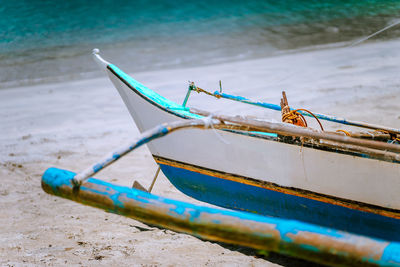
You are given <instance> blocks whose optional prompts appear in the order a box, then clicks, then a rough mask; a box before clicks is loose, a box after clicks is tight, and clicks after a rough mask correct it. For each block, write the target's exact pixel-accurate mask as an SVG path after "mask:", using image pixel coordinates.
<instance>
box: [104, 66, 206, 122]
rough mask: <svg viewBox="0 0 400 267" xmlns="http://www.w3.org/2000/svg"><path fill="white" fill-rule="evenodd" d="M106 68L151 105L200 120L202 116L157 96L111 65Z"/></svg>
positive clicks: (180, 115) (183, 116) (187, 117)
mask: <svg viewBox="0 0 400 267" xmlns="http://www.w3.org/2000/svg"><path fill="white" fill-rule="evenodd" d="M107 68H108V69H109V70H110V71H111V72H112V73H114V74H115V75H117V76H118V77H119V78H120V79H121V81H122V82H124V83H125V84H126V85H127V86H128V87H129V88H131V89H132V90H134V91H135V92H136V93H138V94H139V95H140V96H141V97H143V98H145V99H146V100H147V101H149V102H151V103H152V104H155V105H157V106H158V107H159V108H161V109H163V110H165V111H168V112H170V113H173V114H175V115H177V116H179V117H182V118H186V119H196V118H201V117H202V116H199V115H196V114H193V113H191V112H190V111H189V108H187V107H184V106H182V105H179V104H177V103H175V102H173V101H171V100H169V99H167V98H165V97H163V96H161V95H159V94H157V93H156V92H154V91H153V90H151V89H149V88H147V87H146V86H144V85H143V84H141V83H139V82H138V81H136V80H135V79H133V78H132V77H131V76H129V75H127V74H126V73H125V72H123V71H122V70H120V69H119V68H118V67H116V66H115V65H113V64H109V65H108V66H107Z"/></svg>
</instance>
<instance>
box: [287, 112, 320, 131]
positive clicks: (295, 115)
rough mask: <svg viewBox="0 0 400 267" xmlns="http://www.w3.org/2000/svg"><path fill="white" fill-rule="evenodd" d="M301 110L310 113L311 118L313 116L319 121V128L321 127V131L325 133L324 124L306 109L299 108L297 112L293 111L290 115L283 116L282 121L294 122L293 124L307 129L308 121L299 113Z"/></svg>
mask: <svg viewBox="0 0 400 267" xmlns="http://www.w3.org/2000/svg"><path fill="white" fill-rule="evenodd" d="M299 110H301V111H305V112H307V113H309V114H310V115H311V116H313V117H314V118H315V119H316V120H317V122H318V124H319V126H320V127H321V130H322V131H324V127H322V124H321V122H320V120H319V119H318V118H317V116H315V115H314V114H313V113H312V112H311V111H309V110H307V109H304V108H298V109H295V110H291V111H289V112H288V113H286V114H284V115H282V121H283V122H287V123H292V122H293V123H292V124H295V125H298V126H302V127H307V121H306V119H305V118H304V116H303V115H302V114H301V113H299V112H298V111H299ZM290 121H291V122H290Z"/></svg>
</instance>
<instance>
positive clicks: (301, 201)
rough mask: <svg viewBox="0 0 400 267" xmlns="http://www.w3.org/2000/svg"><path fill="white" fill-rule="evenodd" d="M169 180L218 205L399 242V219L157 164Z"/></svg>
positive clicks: (195, 195) (180, 187)
mask: <svg viewBox="0 0 400 267" xmlns="http://www.w3.org/2000/svg"><path fill="white" fill-rule="evenodd" d="M160 167H161V170H162V171H163V173H164V174H165V176H166V177H167V178H168V179H169V180H170V181H171V183H172V184H173V185H174V186H175V187H176V188H178V189H179V190H180V191H182V192H183V193H185V194H187V195H188V196H190V197H193V198H195V199H198V200H200V201H204V202H207V203H211V204H214V205H218V206H221V207H225V208H229V209H236V210H243V211H248V212H253V213H257V214H261V215H267V216H274V217H280V218H286V219H295V220H300V221H304V222H308V223H313V224H318V225H322V226H326V227H330V228H336V229H340V230H344V231H348V232H353V233H356V234H362V235H367V236H372V237H376V238H383V239H385V240H393V241H400V231H399V229H400V219H396V218H390V217H386V216H383V215H380V214H374V213H370V212H365V211H360V210H356V209H351V208H348V207H343V206H339V205H334V204H330V203H326V202H322V201H318V200H315V199H310V198H307V197H301V196H296V195H290V194H286V193H284V192H279V191H274V190H269V189H266V188H263V187H258V186H253V185H249V184H245V183H239V182H235V181H231V180H227V179H221V178H218V177H215V176H211V175H206V174H203V173H199V172H195V171H191V170H188V169H183V168H179V167H175V166H170V165H167V164H160Z"/></svg>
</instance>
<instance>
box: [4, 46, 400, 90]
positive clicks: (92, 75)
mask: <svg viewBox="0 0 400 267" xmlns="http://www.w3.org/2000/svg"><path fill="white" fill-rule="evenodd" d="M399 40H400V39H399V38H391V39H389V40H373V39H372V40H368V41H367V42H366V43H363V44H361V46H363V45H371V44H377V43H381V42H382V43H388V42H397V41H399ZM353 42H354V40H353V41H346V42H336V43H328V44H320V45H310V46H305V47H301V48H296V49H286V50H278V51H274V52H273V53H272V54H269V55H259V56H260V57H259V56H257V55H253V56H250V57H244V58H228V59H222V58H221V59H218V60H217V61H215V62H210V63H202V64H200V65H199V66H193V65H189V66H188V67H187V68H196V67H208V66H215V65H221V64H231V63H238V62H246V61H253V60H262V59H266V58H274V57H281V56H285V55H293V54H301V53H307V52H314V51H324V50H330V49H341V48H347V47H348V46H349V45H351V44H352V43H353ZM87 54H88V55H90V57H91V51H90V50H88V51H87ZM116 63H117V62H116ZM184 68H185V66H184V65H176V66H173V65H171V66H167V67H165V66H164V67H155V66H154V67H153V68H151V67H150V68H149V69H147V70H141V71H139V72H138V73H146V72H154V71H167V70H180V69H184ZM101 77H103V75H102V74H101V71H100V70H97V71H89V72H84V73H72V74H67V75H59V76H48V77H40V78H35V79H32V78H30V79H24V80H13V81H6V82H0V90H4V89H10V88H19V87H27V86H35V85H45V84H52V83H64V82H68V81H82V80H88V79H97V78H101Z"/></svg>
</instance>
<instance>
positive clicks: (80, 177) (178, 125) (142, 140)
mask: <svg viewBox="0 0 400 267" xmlns="http://www.w3.org/2000/svg"><path fill="white" fill-rule="evenodd" d="M219 123H220V121H219V120H213V119H212V118H211V117H209V118H204V119H193V120H185V121H175V122H170V123H164V124H161V125H158V126H156V127H154V128H152V129H149V130H147V131H145V132H144V133H142V134H141V135H140V136H139V137H138V138H137V139H136V140H134V141H133V142H131V143H129V144H127V145H124V146H122V147H121V148H119V149H117V150H115V151H114V152H111V153H109V154H108V155H106V156H105V157H104V158H103V159H101V160H100V161H99V162H97V163H95V164H93V165H91V166H89V167H88V168H86V169H85V170H83V171H81V172H79V173H78V174H77V175H76V176H75V177H74V179H73V180H72V181H73V183H74V184H75V185H77V186H79V185H80V184H82V182H84V181H85V180H86V179H88V178H89V177H90V176H92V175H94V174H95V173H97V172H99V171H101V170H102V169H104V168H105V167H107V166H108V165H110V164H112V163H113V162H115V161H117V160H118V159H120V158H121V157H123V156H124V155H126V154H127V153H129V152H131V151H132V150H134V149H136V148H138V147H140V146H141V145H143V144H146V143H148V142H150V141H151V140H154V139H157V138H160V137H163V136H165V135H167V134H169V133H171V132H173V131H175V130H178V129H182V128H190V127H205V128H207V127H209V126H210V125H211V124H213V125H218V124H219Z"/></svg>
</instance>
